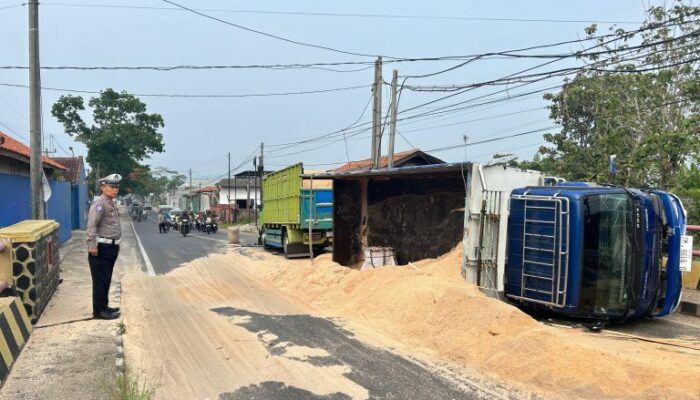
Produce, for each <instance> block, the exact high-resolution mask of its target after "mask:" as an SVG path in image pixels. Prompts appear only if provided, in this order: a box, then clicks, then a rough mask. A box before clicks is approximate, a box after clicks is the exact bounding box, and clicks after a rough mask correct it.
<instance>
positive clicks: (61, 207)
mask: <svg viewBox="0 0 700 400" xmlns="http://www.w3.org/2000/svg"><path fill="white" fill-rule="evenodd" d="M30 154H31V149H30V148H29V146H27V145H25V144H24V143H22V142H20V141H19V140H17V139H14V138H12V137H11V136H9V135H7V134H6V133H4V132H0V227H5V226H9V225H12V224H15V223H17V222H20V221H22V220H25V219H30V218H31V210H30V204H31V191H30V185H29V171H30V168H29V156H30ZM41 161H42V166H43V169H44V175H45V176H46V180H47V181H48V183H49V187H50V189H51V197H50V198H49V200H48V201H47V202H45V203H44V204H45V207H46V215H47V217H48V218H49V219H53V220H55V221H56V222H58V223H59V225H60V227H59V232H58V237H59V241H60V242H64V241H66V240H68V239H70V236H71V226H72V224H71V217H72V210H71V183H70V182H69V181H67V180H66V176H67V174H68V168H67V167H66V166H65V165H63V164H61V163H60V162H58V161H56V160H54V159H51V158H49V157H46V156H42V158H41Z"/></svg>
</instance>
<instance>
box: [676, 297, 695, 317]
mask: <svg viewBox="0 0 700 400" xmlns="http://www.w3.org/2000/svg"><path fill="white" fill-rule="evenodd" d="M678 309H679V310H680V312H681V313H682V314H685V315H692V316H694V317H700V305H698V304H697V303H691V302H689V301H681V304H680V306H679V307H678Z"/></svg>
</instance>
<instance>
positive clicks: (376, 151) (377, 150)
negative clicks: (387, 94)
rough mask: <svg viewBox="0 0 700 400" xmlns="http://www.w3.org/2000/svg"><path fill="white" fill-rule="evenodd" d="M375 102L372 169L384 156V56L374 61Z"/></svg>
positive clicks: (373, 111) (373, 88) (373, 108)
mask: <svg viewBox="0 0 700 400" xmlns="http://www.w3.org/2000/svg"><path fill="white" fill-rule="evenodd" d="M372 94H373V99H374V103H373V106H372V164H371V169H378V168H379V164H380V162H381V156H382V148H381V147H382V57H381V56H379V57H377V60H376V61H375V62H374V84H373V85H372Z"/></svg>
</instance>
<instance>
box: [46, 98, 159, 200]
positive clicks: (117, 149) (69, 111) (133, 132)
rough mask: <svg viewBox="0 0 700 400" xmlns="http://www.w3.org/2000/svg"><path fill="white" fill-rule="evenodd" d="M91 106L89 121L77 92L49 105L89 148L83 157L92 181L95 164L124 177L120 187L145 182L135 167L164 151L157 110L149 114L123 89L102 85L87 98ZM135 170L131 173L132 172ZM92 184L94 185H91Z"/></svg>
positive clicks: (66, 128) (70, 133)
mask: <svg viewBox="0 0 700 400" xmlns="http://www.w3.org/2000/svg"><path fill="white" fill-rule="evenodd" d="M88 106H89V107H90V108H91V109H92V121H93V123H92V124H91V125H88V124H87V123H86V122H85V120H84V119H83V117H82V116H81V112H82V111H85V106H84V103H83V98H82V97H80V96H70V95H69V96H61V97H60V98H59V99H58V101H57V102H56V103H55V104H54V105H53V107H52V108H51V114H52V115H53V116H54V117H55V118H56V119H57V120H58V122H60V123H61V124H63V128H64V130H65V131H66V133H68V134H69V135H71V136H74V137H75V138H76V140H77V141H79V142H82V143H84V144H85V146H86V147H87V149H88V155H87V158H86V161H87V162H88V163H89V164H90V165H91V166H92V167H93V172H92V176H91V177H90V178H91V179H90V180H91V182H93V183H94V179H95V176H94V174H95V172H96V171H95V170H96V168H95V167H96V166H98V165H99V168H100V174H102V175H107V174H111V173H118V174H120V175H122V176H123V177H124V181H123V182H122V188H123V191H132V190H134V189H136V188H138V187H139V185H142V184H143V183H144V182H143V181H141V182H136V181H134V179H139V178H141V177H142V172H138V171H137V169H138V168H141V169H147V167H145V166H142V165H141V164H140V162H141V161H143V160H144V159H146V158H148V157H149V156H150V155H151V154H153V153H161V152H163V148H164V145H163V135H162V133H161V132H160V131H159V128H162V127H164V123H163V118H162V117H161V116H160V114H148V113H147V112H146V105H145V104H144V103H142V102H141V101H140V100H139V99H138V98H137V97H135V96H132V95H130V94H128V93H126V92H116V91H114V90H113V89H105V90H104V91H102V92H101V93H100V96H99V97H93V98H91V99H90V101H89V102H88ZM135 171H136V172H137V173H136V174H132V173H133V172H135ZM93 187H94V185H93Z"/></svg>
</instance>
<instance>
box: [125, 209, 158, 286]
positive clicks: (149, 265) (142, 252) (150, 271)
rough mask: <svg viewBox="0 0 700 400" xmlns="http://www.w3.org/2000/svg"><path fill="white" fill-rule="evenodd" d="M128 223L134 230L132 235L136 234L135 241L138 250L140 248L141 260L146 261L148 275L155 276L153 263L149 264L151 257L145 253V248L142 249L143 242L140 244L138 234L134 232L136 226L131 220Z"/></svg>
mask: <svg viewBox="0 0 700 400" xmlns="http://www.w3.org/2000/svg"><path fill="white" fill-rule="evenodd" d="M129 223H130V224H131V229H132V230H133V231H134V235H135V236H136V242H137V243H138V244H139V250H141V255H142V256H143V261H144V262H145V263H146V269H147V270H148V275H150V276H156V271H154V270H153V264H151V259H150V258H148V254H146V249H144V248H143V244H141V238H139V234H138V233H136V227H134V223H133V221H131V220H129Z"/></svg>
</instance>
